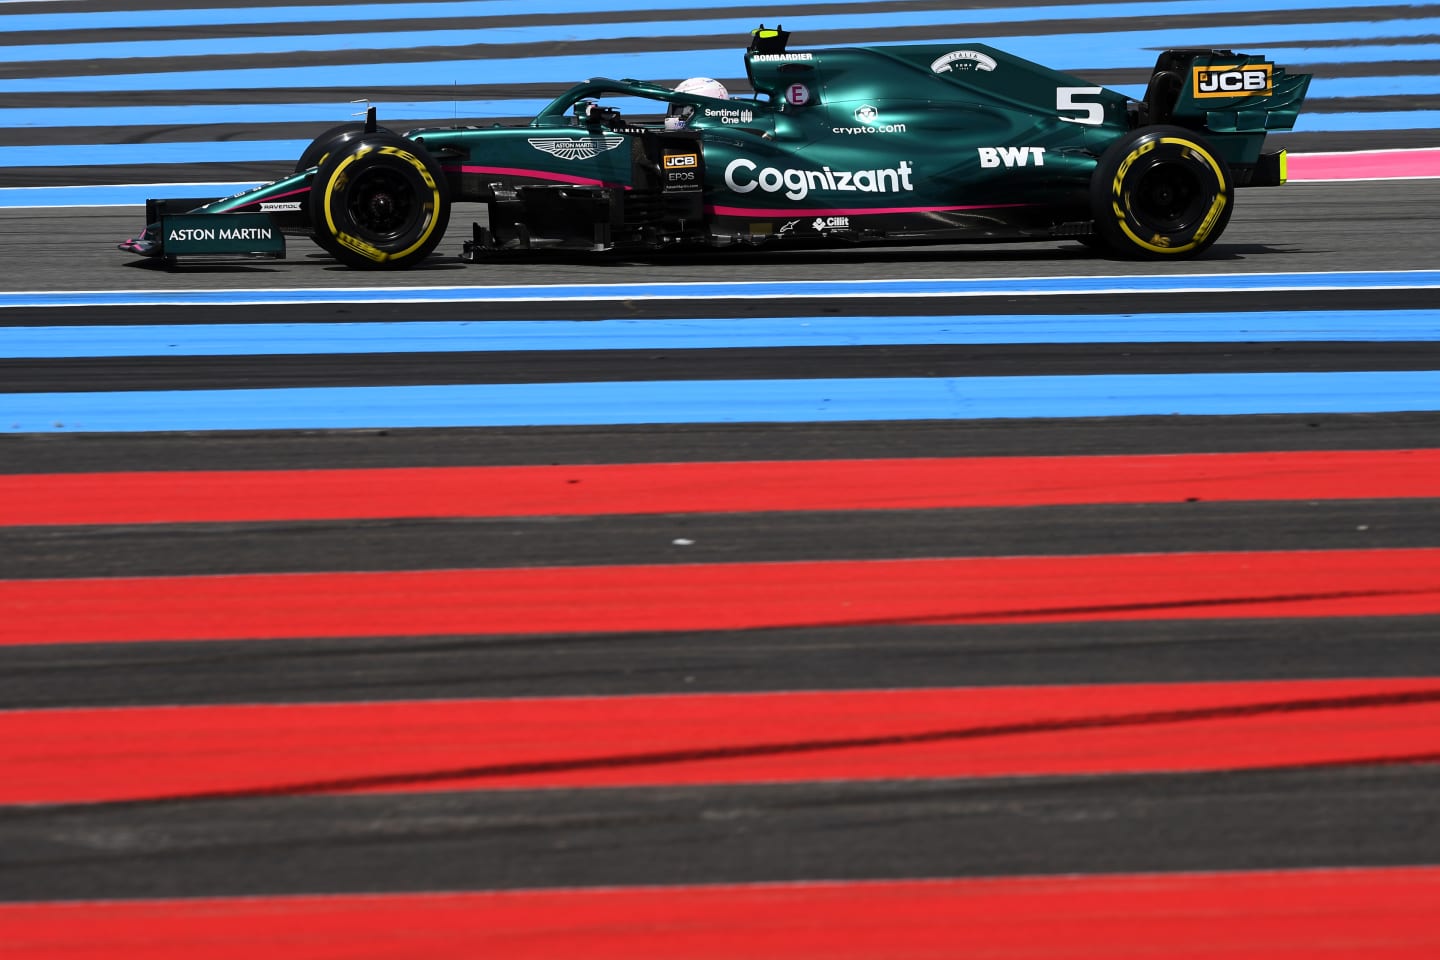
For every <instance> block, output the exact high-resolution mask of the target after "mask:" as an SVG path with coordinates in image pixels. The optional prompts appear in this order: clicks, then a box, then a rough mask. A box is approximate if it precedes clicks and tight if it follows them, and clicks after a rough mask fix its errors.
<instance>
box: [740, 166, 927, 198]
mask: <svg viewBox="0 0 1440 960" xmlns="http://www.w3.org/2000/svg"><path fill="white" fill-rule="evenodd" d="M757 171H758V172H757ZM914 171H915V168H914V167H912V166H911V165H910V161H909V160H901V161H900V165H899V166H898V167H890V168H887V169H884V170H831V169H830V168H829V167H821V168H820V169H819V170H777V169H776V168H775V167H764V168H763V169H762V168H759V167H757V165H756V163H755V161H753V160H746V159H745V158H744V157H741V158H740V159H738V160H731V161H730V165H729V166H728V167H726V168H725V186H727V187H729V188H730V189H731V190H734V191H735V192H736V193H749V192H750V191H752V190H754V189H755V188H756V187H759V188H760V189H761V190H764V191H765V192H766V193H779V192H780V191H782V190H783V191H785V196H787V197H789V198H790V199H791V200H804V199H805V198H806V197H807V196H809V195H810V191H811V190H828V191H830V192H832V193H909V192H910V191H912V190H914V189H915V185H914V183H912V182H911V180H910V175H911V174H912V173H913V172H914Z"/></svg>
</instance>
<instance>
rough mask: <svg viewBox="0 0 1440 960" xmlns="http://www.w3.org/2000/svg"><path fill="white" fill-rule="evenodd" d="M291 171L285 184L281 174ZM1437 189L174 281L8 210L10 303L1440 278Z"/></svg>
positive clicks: (258, 271) (254, 264)
mask: <svg viewBox="0 0 1440 960" xmlns="http://www.w3.org/2000/svg"><path fill="white" fill-rule="evenodd" d="M282 172H283V171H282ZM1436 210H1440V180H1386V181H1374V182H1361V183H1291V184H1287V185H1285V186H1283V187H1280V188H1255V189H1248V190H1241V191H1239V192H1238V193H1237V196H1236V204H1235V213H1234V216H1233V218H1232V219H1231V221H1230V225H1229V227H1228V228H1227V229H1226V231H1225V234H1224V235H1223V236H1222V237H1221V238H1220V240H1219V241H1218V242H1217V243H1216V244H1215V246H1214V247H1213V248H1212V249H1211V250H1210V251H1208V253H1207V254H1206V255H1205V256H1204V257H1203V258H1201V259H1199V260H1195V261H1188V262H1182V263H1138V262H1133V261H1125V260H1117V259H1111V258H1107V257H1103V256H1100V255H1097V254H1095V253H1094V252H1092V251H1091V250H1089V249H1088V248H1085V247H1082V246H1081V245H1079V244H1077V243H1070V242H1045V243H1023V244H982V245H950V246H941V247H906V248H873V247H867V248H856V249H842V250H835V251H793V252H777V251H768V250H757V251H753V252H738V253H737V252H729V251H714V252H711V251H705V252H701V253H698V254H693V255H677V256H664V257H654V258H649V259H638V260H637V259H614V258H593V257H584V256H577V257H558V256H549V257H544V256H536V257H533V258H524V259H506V260H504V261H503V262H498V263H495V264H478V265H472V264H467V263H464V262H463V261H461V260H460V259H459V253H460V247H461V244H462V243H463V241H465V240H466V239H468V238H469V236H470V225H471V223H472V222H473V221H474V220H475V218H476V217H478V216H483V214H484V207H483V206H480V205H458V206H457V207H456V209H455V211H454V213H453V214H452V216H451V220H450V227H449V230H448V232H447V233H446V239H445V240H444V241H443V242H442V243H441V245H440V248H439V250H438V251H437V253H436V254H435V255H433V256H432V257H431V258H430V259H429V260H427V261H426V262H425V263H424V264H422V265H421V267H420V268H418V269H415V270H409V271H402V272H391V271H355V270H348V269H345V268H343V267H341V266H339V265H338V264H336V263H335V261H334V260H333V259H331V258H330V257H329V256H328V255H326V254H324V253H323V252H322V251H321V250H320V248H319V247H316V246H315V245H314V244H313V243H311V242H310V241H308V240H305V239H303V238H302V239H293V238H292V239H291V240H290V241H289V256H288V258H287V259H286V260H285V261H278V262H277V261H267V260H249V261H231V262H225V263H209V262H196V263H194V264H186V263H182V264H181V265H180V266H179V267H177V268H175V269H173V270H163V269H156V267H155V265H154V264H151V263H149V262H148V261H144V260H141V259H140V258H137V257H134V256H132V255H130V254H125V253H121V252H120V251H118V250H116V249H115V244H116V243H118V242H119V241H121V240H123V239H125V238H126V237H130V236H134V235H136V234H137V233H138V232H139V231H140V230H141V229H142V228H143V227H144V223H143V221H144V211H143V209H142V208H140V207H138V206H137V207H134V208H125V207H118V208H117V207H103V208H81V207H76V208H53V209H34V208H24V209H0V260H3V262H5V263H6V264H8V265H9V269H7V270H5V271H4V272H3V273H0V291H31V290H33V291H54V290H181V289H217V288H218V289H250V288H255V287H267V288H268V287H286V288H290V287H294V288H313V287H417V286H436V285H443V286H451V285H456V286H464V285H468V284H473V285H475V286H490V285H499V284H528V283H573V284H586V283H604V284H641V283H657V282H733V283H737V284H739V285H740V287H739V289H742V290H743V283H744V282H745V281H746V280H752V281H760V280H827V279H845V280H855V279H860V280H863V279H865V278H867V277H873V278H876V279H879V278H882V277H883V278H898V279H913V278H937V277H946V278H964V277H1002V278H1014V277H1027V278H1028V277H1052V276H1085V277H1096V276H1152V275H1162V274H1185V275H1195V274H1205V275H1215V274H1244V273H1290V272H1319V271H1326V270H1424V269H1434V268H1435V267H1436V266H1437V265H1440V263H1437V259H1436V253H1435V251H1436V250H1440V217H1436V216H1435V211H1436ZM1202 306H1203V305H1202Z"/></svg>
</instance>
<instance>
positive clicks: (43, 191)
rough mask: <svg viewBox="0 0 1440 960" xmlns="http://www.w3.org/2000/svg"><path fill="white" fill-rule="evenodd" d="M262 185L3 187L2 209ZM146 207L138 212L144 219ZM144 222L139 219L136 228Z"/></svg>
mask: <svg viewBox="0 0 1440 960" xmlns="http://www.w3.org/2000/svg"><path fill="white" fill-rule="evenodd" d="M255 186H259V184H257V183H254V182H248V183H211V182H203V183H128V184H116V185H105V186H84V187H4V188H0V209H16V208H21V207H131V206H143V205H144V203H145V201H146V199H148V198H150V197H179V196H188V197H229V196H233V195H234V194H237V193H239V192H240V191H241V190H248V189H250V188H251V187H255ZM143 213H144V211H141V210H137V211H136V213H135V215H136V217H137V218H138V219H141V220H143V219H144V217H143V216H142V214H143ZM142 226H144V224H143V223H137V225H136V229H137V230H138V229H139V227H142Z"/></svg>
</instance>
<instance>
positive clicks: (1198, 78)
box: [1190, 63, 1275, 98]
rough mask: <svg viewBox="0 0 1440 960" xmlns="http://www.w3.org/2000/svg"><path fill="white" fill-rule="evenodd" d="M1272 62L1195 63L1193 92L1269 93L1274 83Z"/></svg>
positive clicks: (1207, 94) (1209, 94)
mask: <svg viewBox="0 0 1440 960" xmlns="http://www.w3.org/2000/svg"><path fill="white" fill-rule="evenodd" d="M1274 69H1275V65H1274V64H1273V63H1251V64H1246V65H1245V66H1243V67H1239V66H1231V67H1194V68H1193V69H1192V70H1191V71H1190V75H1191V85H1192V87H1193V89H1192V93H1193V94H1194V96H1196V97H1197V98H1205V97H1268V96H1270V94H1272V93H1273V92H1274V87H1273V86H1272V79H1273V71H1274Z"/></svg>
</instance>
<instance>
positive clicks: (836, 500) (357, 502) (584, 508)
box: [0, 450, 1440, 526]
mask: <svg viewBox="0 0 1440 960" xmlns="http://www.w3.org/2000/svg"><path fill="white" fill-rule="evenodd" d="M1370 497H1440V450H1339V451H1319V452H1304V453H1224V454H1196V455H1144V456H1098V457H981V458H950V459H907V460H817V461H783V462H753V463H747V462H740V463H650V464H603V465H575V466H562V467H553V466H546V467H442V468H409V469H378V470H247V471H230V472H174V473H88V474H38V475H36V474H32V475H24V474H22V475H13V476H0V525H11V526H13V525H20V524H71V523H187V522H202V521H211V522H237V521H259V520H309V519H316V520H320V519H343V518H357V517H444V516H459V517H469V516H497V517H498V516H538V515H588V514H620V513H714V512H729V511H742V510H743V511H751V510H899V509H926V508H946V507H1012V506H1032V505H1038V504H1077V503H1177V502H1183V501H1186V500H1297V499H1298V500H1310V499H1316V500H1324V499H1354V498H1370Z"/></svg>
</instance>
